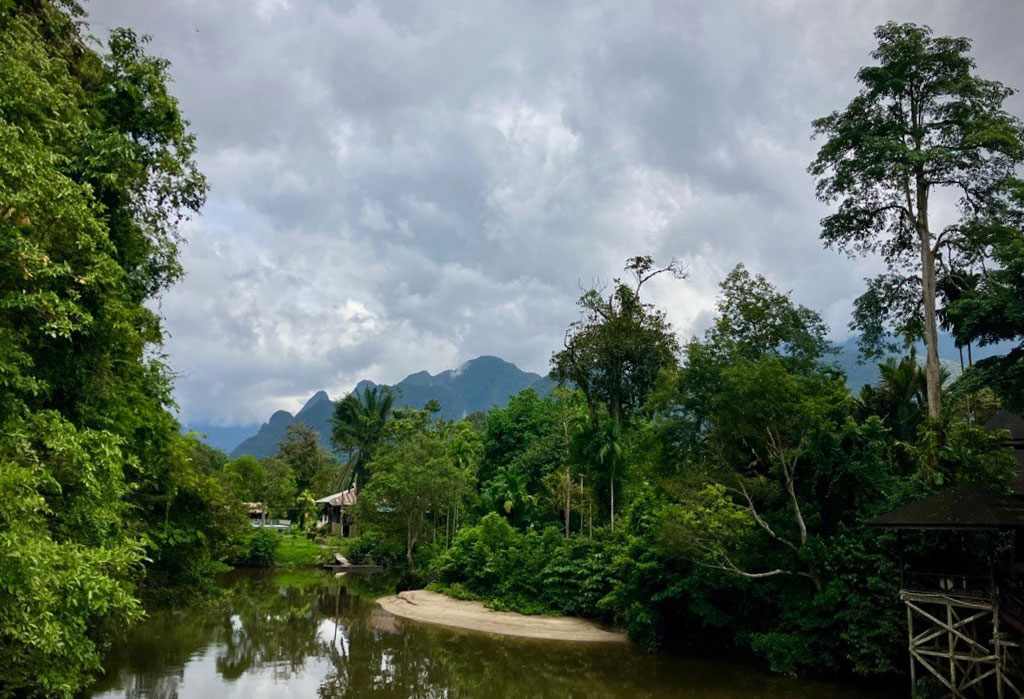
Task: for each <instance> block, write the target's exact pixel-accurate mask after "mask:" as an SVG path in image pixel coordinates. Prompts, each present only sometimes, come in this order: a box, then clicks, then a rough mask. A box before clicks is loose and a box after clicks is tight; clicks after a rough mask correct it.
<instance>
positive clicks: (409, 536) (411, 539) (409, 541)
mask: <svg viewBox="0 0 1024 699" xmlns="http://www.w3.org/2000/svg"><path fill="white" fill-rule="evenodd" d="M414 546H416V537H415V536H414V535H413V533H412V525H410V526H409V527H408V528H407V529H406V536H405V562H406V563H408V564H409V571H410V572H411V571H412V569H413V567H414V563H413V558H412V550H413V547H414Z"/></svg>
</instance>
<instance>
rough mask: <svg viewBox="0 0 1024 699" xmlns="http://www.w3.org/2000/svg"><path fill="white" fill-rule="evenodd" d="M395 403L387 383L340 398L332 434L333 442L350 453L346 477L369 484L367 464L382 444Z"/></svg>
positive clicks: (333, 419)
mask: <svg viewBox="0 0 1024 699" xmlns="http://www.w3.org/2000/svg"><path fill="white" fill-rule="evenodd" d="M394 404H395V396H394V393H392V391H391V389H390V388H388V387H387V386H373V387H372V388H367V389H366V390H364V391H362V392H352V393H349V394H348V395H347V396H345V397H344V398H342V399H341V400H340V401H338V404H337V405H336V406H335V408H334V416H333V418H332V423H333V435H332V436H333V438H334V444H335V445H336V446H337V447H338V448H339V449H341V450H342V451H344V452H346V453H347V454H348V468H347V473H346V477H345V479H344V480H348V478H349V477H351V478H352V479H353V480H354V481H355V482H357V483H360V484H362V483H366V480H367V478H368V477H369V475H370V474H369V472H368V471H367V468H366V466H367V464H369V463H370V460H371V459H372V458H373V450H374V449H375V448H376V447H377V445H378V444H380V440H381V438H382V436H383V434H384V426H385V424H386V423H387V421H388V418H389V417H390V416H391V411H392V409H393V408H394Z"/></svg>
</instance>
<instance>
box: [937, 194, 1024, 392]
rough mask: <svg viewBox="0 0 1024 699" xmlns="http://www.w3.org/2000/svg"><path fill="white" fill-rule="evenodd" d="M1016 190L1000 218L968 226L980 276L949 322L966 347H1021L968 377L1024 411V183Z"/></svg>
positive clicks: (958, 298)
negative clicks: (1011, 343)
mask: <svg viewBox="0 0 1024 699" xmlns="http://www.w3.org/2000/svg"><path fill="white" fill-rule="evenodd" d="M1011 191H1012V194H1011V196H1010V197H1009V199H1008V201H1007V202H1006V205H1005V207H1002V211H1000V212H998V214H997V215H995V216H988V215H985V216H982V217H979V219H977V220H975V221H972V222H970V224H969V225H966V226H964V227H963V229H962V236H963V239H964V241H965V247H967V248H968V249H969V250H971V251H972V252H973V255H972V257H973V259H974V260H977V261H979V263H978V264H977V267H978V273H977V275H976V276H975V277H974V279H973V283H971V284H970V285H969V286H966V287H965V288H960V289H958V292H959V293H956V294H955V295H954V297H953V298H952V299H951V300H950V303H949V305H948V306H947V308H946V317H947V318H948V320H949V323H950V325H951V326H952V329H953V332H954V335H955V337H956V338H957V341H958V342H959V343H961V344H969V343H971V342H978V343H980V344H982V345H986V344H991V343H995V342H999V341H1015V342H1016V343H1017V347H1015V348H1013V349H1012V350H1011V351H1010V352H1009V353H1007V354H1006V355H1005V356H1002V357H990V358H987V359H983V360H981V361H979V362H978V363H977V364H976V365H975V366H974V367H972V368H971V369H969V370H968V372H967V373H966V375H965V377H964V378H965V380H966V382H967V383H970V384H979V383H980V384H985V385H989V386H991V387H992V388H993V389H994V390H996V392H997V393H998V394H999V395H1000V397H1001V398H1002V399H1003V400H1004V401H1005V402H1006V404H1007V406H1008V407H1010V408H1011V409H1013V410H1016V411H1021V412H1024V183H1022V182H1019V181H1018V182H1015V183H1014V186H1013V189H1012V190H1011Z"/></svg>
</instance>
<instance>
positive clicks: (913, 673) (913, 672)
mask: <svg viewBox="0 0 1024 699" xmlns="http://www.w3.org/2000/svg"><path fill="white" fill-rule="evenodd" d="M907 634H908V636H909V640H908V642H907V652H908V653H909V654H910V696H911V697H913V696H914V692H916V691H917V667H916V666H915V665H914V612H913V610H911V609H910V605H907Z"/></svg>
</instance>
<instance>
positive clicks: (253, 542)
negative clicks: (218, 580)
mask: <svg viewBox="0 0 1024 699" xmlns="http://www.w3.org/2000/svg"><path fill="white" fill-rule="evenodd" d="M280 545H281V535H280V534H278V533H277V532H276V531H274V530H272V529H261V528H258V529H256V530H255V531H254V532H253V533H252V535H251V536H250V537H249V541H248V542H247V546H246V550H245V554H244V555H243V556H242V558H241V560H240V561H239V563H241V564H242V565H246V566H252V567H254V568H270V567H271V566H273V565H274V563H275V561H276V560H277V551H278V547H279V546H280Z"/></svg>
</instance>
